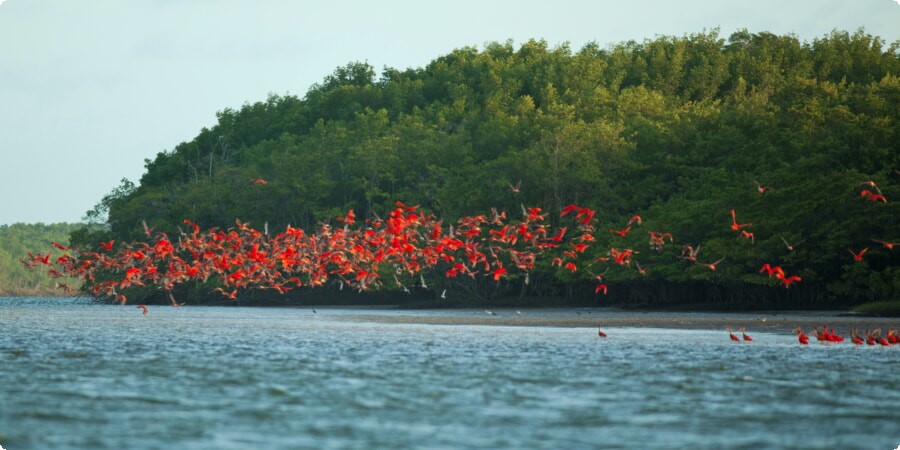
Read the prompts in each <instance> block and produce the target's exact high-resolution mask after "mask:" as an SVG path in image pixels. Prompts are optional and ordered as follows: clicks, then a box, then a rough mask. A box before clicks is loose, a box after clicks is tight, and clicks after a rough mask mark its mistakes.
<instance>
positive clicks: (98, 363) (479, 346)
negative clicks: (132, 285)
mask: <svg viewBox="0 0 900 450" xmlns="http://www.w3.org/2000/svg"><path fill="white" fill-rule="evenodd" d="M378 314H387V315H390V314H409V313H404V312H392V311H384V312H378ZM416 314H422V315H428V314H445V313H442V312H417V313H416ZM347 315H348V313H347V312H346V311H341V310H321V309H319V310H318V311H317V313H316V314H313V313H312V311H311V310H310V309H303V308H296V309H285V308H237V307H235V308H217V307H193V308H191V307H184V308H177V309H176V308H171V307H151V311H150V314H149V315H147V316H143V315H141V314H140V310H138V309H136V308H134V307H132V306H128V307H116V306H99V305H89V304H87V303H85V302H78V301H73V300H63V301H60V300H42V299H25V300H23V299H0V327H2V329H0V445H3V447H4V448H6V449H8V450H19V449H36V448H47V449H50V448H52V449H61V448H63V449H64V448H90V449H123V448H129V449H131V448H133V449H155V448H159V449H175V448H179V449H229V448H234V449H247V448H408V447H415V448H548V449H561V448H566V449H569V448H709V449H721V448H754V449H755V448H797V449H809V448H841V449H846V448H865V449H893V448H895V447H897V446H898V445H900V406H898V405H900V381H898V369H900V364H898V362H900V347H898V346H894V347H891V348H880V347H878V348H875V347H863V348H855V347H853V346H852V345H841V346H822V345H811V346H809V347H800V346H799V345H796V340H795V339H794V338H792V337H791V336H790V335H787V334H774V333H771V334H767V333H757V334H755V335H754V339H755V342H753V343H752V344H737V345H735V344H732V343H731V342H729V341H728V340H727V336H725V338H724V339H723V332H722V331H721V330H708V331H705V330H669V329H659V328H611V329H608V330H606V331H607V332H608V333H609V335H610V337H609V338H608V339H605V340H601V339H599V338H598V337H597V335H596V329H591V328H549V327H505V326H474V325H416V324H405V323H382V322H372V321H368V322H367V321H359V320H348V319H347Z"/></svg>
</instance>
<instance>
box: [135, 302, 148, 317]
mask: <svg viewBox="0 0 900 450" xmlns="http://www.w3.org/2000/svg"><path fill="white" fill-rule="evenodd" d="M137 307H138V309H143V310H144V315H145V316H146V315H147V314H149V313H150V308H148V307H147V305H138V306H137Z"/></svg>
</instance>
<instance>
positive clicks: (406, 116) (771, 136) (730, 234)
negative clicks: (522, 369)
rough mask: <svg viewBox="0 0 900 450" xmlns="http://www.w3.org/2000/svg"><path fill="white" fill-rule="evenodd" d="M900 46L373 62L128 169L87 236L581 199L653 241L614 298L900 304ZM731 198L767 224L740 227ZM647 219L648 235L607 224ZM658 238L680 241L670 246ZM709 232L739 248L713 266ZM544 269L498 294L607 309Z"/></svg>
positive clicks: (253, 109)
mask: <svg viewBox="0 0 900 450" xmlns="http://www.w3.org/2000/svg"><path fill="white" fill-rule="evenodd" d="M898 50H900V42H894V43H890V44H888V43H885V42H884V41H883V40H882V39H880V38H878V37H873V36H871V35H869V34H866V33H865V32H864V31H863V30H859V31H856V32H853V33H849V32H844V31H834V32H832V33H831V34H829V35H826V36H823V37H822V38H820V39H815V40H813V41H812V42H802V41H800V40H799V39H798V38H797V37H795V36H792V35H775V34H770V33H765V32H763V33H750V32H748V31H739V32H736V33H734V34H732V35H731V36H729V37H727V38H723V37H721V36H719V34H718V32H717V31H712V32H704V33H698V34H692V35H689V36H683V37H658V38H655V39H652V40H645V41H643V42H634V41H629V42H624V43H620V44H617V45H612V46H608V47H601V46H599V45H596V44H588V45H586V46H584V47H583V48H581V49H580V50H578V51H573V50H572V49H570V48H569V46H567V45H559V46H555V47H551V46H549V45H548V43H546V42H544V41H539V40H532V41H528V42H525V43H523V44H521V45H520V46H518V48H517V47H516V46H514V45H513V43H512V42H506V43H491V44H488V45H486V46H485V47H484V48H483V49H481V50H479V49H476V48H471V47H466V48H461V49H457V50H454V51H452V52H451V53H449V54H446V55H444V56H440V57H438V58H436V59H435V60H433V61H432V62H430V63H429V64H428V65H427V66H426V67H424V68H410V69H405V70H399V69H393V68H385V69H384V70H383V71H382V72H381V73H380V75H379V74H376V72H375V69H374V68H373V67H371V66H369V65H368V64H366V63H359V62H354V63H350V64H348V65H346V66H344V67H339V68H338V69H337V70H335V71H334V73H333V74H331V75H329V76H326V77H325V78H324V80H323V81H322V82H321V83H319V84H316V85H314V86H313V87H312V88H310V89H309V91H308V92H307V93H306V95H305V96H303V97H302V98H300V97H296V96H291V95H285V96H278V95H272V96H270V97H269V98H268V99H266V100H265V101H262V102H257V103H252V104H246V105H244V106H243V107H241V108H240V109H238V110H233V109H225V110H223V111H221V112H219V113H218V114H217V117H218V122H217V123H216V124H214V125H212V126H211V127H209V128H204V129H202V130H201V131H200V133H199V134H198V135H197V136H196V137H195V138H194V139H193V140H191V141H189V142H184V143H181V144H178V145H177V146H175V148H174V149H172V150H171V151H164V152H161V153H159V154H158V155H157V156H156V157H155V158H154V159H152V160H147V161H146V172H145V173H144V175H143V176H142V177H141V179H140V181H139V183H137V184H134V183H132V182H130V181H128V180H123V182H122V184H121V186H119V187H117V188H116V189H114V190H113V191H112V192H110V194H109V195H107V196H106V197H104V198H103V199H102V200H101V201H100V202H99V203H98V204H97V206H96V207H95V208H94V209H93V210H92V211H89V212H88V214H87V218H88V219H89V220H90V221H93V222H95V223H100V224H103V225H104V228H103V229H102V230H100V231H92V232H87V231H81V232H78V233H75V234H73V240H74V242H75V243H77V244H79V245H81V246H83V247H96V245H97V242H98V241H99V240H110V239H115V240H118V241H120V242H124V241H131V240H136V239H141V238H142V236H143V233H142V230H143V228H142V221H146V223H147V224H148V225H149V226H151V227H154V228H155V229H156V230H165V231H167V232H171V233H177V229H178V227H179V226H183V225H182V221H183V219H186V218H188V219H191V220H193V221H194V222H196V223H197V224H199V225H200V226H201V227H203V228H209V227H222V228H227V227H229V226H233V225H234V223H235V219H236V218H239V219H240V220H241V221H243V222H250V223H252V224H253V225H254V226H256V227H258V228H261V227H263V225H264V224H265V225H266V226H267V227H268V228H270V229H275V230H279V229H284V228H285V227H286V226H287V225H289V224H290V225H293V226H295V227H302V228H305V229H314V228H315V227H316V224H317V223H319V222H328V221H333V220H334V218H335V217H339V216H342V215H344V214H346V212H347V210H350V209H353V210H355V211H356V214H357V216H359V217H361V218H365V217H373V216H376V215H380V216H384V215H385V214H386V213H387V212H388V211H389V210H390V209H391V208H392V207H393V205H394V202H395V201H397V200H401V201H403V202H405V203H407V204H421V205H422V207H423V208H424V209H425V210H427V211H429V212H432V213H434V214H435V215H437V216H438V217H439V218H441V219H442V220H443V221H444V222H446V223H453V222H454V221H455V220H456V219H457V218H458V217H460V216H464V215H472V214H485V213H487V211H489V210H490V209H491V208H497V209H498V210H502V211H507V212H508V213H509V214H510V215H516V214H521V212H520V211H522V209H523V208H522V207H523V206H527V207H530V206H539V207H541V208H543V209H544V210H545V211H550V212H555V214H553V215H552V216H553V217H555V219H553V220H557V221H558V220H559V218H558V215H559V214H558V213H559V212H560V211H561V210H562V209H563V208H564V207H565V206H566V205H569V204H573V203H574V204H578V205H582V206H586V207H590V208H594V209H596V210H597V211H598V215H597V218H598V219H599V229H600V230H601V231H602V232H598V233H597V242H596V243H595V245H593V246H592V249H591V250H589V252H590V251H593V252H595V253H594V254H593V256H594V257H598V258H599V257H603V255H604V254H605V252H606V251H607V250H608V249H609V248H610V247H619V248H626V247H627V248H633V249H636V250H638V252H639V254H638V255H636V256H635V259H636V260H637V261H639V262H640V265H641V266H642V267H643V268H644V269H643V270H642V271H641V272H638V271H635V270H612V271H610V272H609V273H607V274H605V280H606V282H607V284H609V287H610V290H609V295H608V296H606V297H604V298H603V299H602V301H603V302H610V303H620V304H671V303H695V302H701V301H703V302H718V303H724V304H734V305H743V306H751V307H752V306H758V307H763V306H765V307H771V306H776V307H777V306H784V307H788V306H806V307H814V306H817V305H824V304H834V303H839V304H845V305H849V304H855V303H860V302H864V301H871V300H897V299H898V298H900V266H898V261H900V258H898V251H897V250H894V251H891V249H890V248H888V246H887V245H884V244H881V243H878V242H875V241H876V240H877V241H885V242H888V243H890V242H896V241H900V230H898V226H897V224H898V221H897V217H898V207H897V203H896V202H895V201H894V200H895V199H900V183H898V181H900V171H898V169H900V152H898V142H900V133H898V131H900V128H898V127H900V121H898V119H900V117H898V116H900V108H898V105H900V51H898ZM258 179H263V180H265V181H266V183H265V184H258V183H254V182H253V180H258ZM865 182H872V184H871V185H867V184H863V183H865ZM871 186H877V187H871ZM863 190H868V191H870V192H873V193H874V192H877V193H880V194H882V195H883V196H884V199H886V200H887V201H877V200H876V201H872V200H874V199H872V198H871V197H869V196H865V195H863V196H861V195H860V192H862V191H863ZM873 195H874V194H873ZM732 209H734V210H736V211H737V219H735V220H736V221H740V222H742V223H752V225H749V226H747V227H746V228H741V229H740V230H735V229H732V227H731V225H732V222H733V217H732V215H731V214H730V211H731V210H732ZM635 214H638V215H640V216H641V217H643V219H644V220H643V224H642V226H634V228H633V230H632V231H631V232H630V233H627V234H624V235H619V234H616V233H611V232H606V230H607V229H610V230H621V229H623V228H624V227H625V224H626V223H627V222H628V220H629V218H630V217H632V216H633V215H635ZM735 223H736V222H735ZM651 230H656V231H658V232H665V233H671V235H672V236H673V237H674V244H672V245H668V248H667V250H666V251H654V250H653V249H651V248H650V247H649V246H648V233H649V231H651ZM739 231H745V232H747V233H752V236H748V234H741V233H739ZM688 245H689V246H691V247H692V248H694V249H696V248H698V247H699V248H701V249H702V250H701V252H699V255H698V258H697V259H701V260H703V261H709V262H712V261H717V260H719V259H721V258H725V259H724V260H723V261H722V263H721V264H720V265H719V266H718V269H717V270H714V271H711V270H697V267H698V266H697V265H696V264H695V263H692V262H691V261H689V260H687V259H686V258H684V257H683V256H684V254H683V249H684V248H685V246H688ZM863 248H869V251H868V252H867V254H866V255H865V258H863V259H862V260H861V261H856V260H855V258H854V255H853V254H852V253H858V252H859V251H860V250H862V249H863ZM766 263H771V264H778V265H780V266H782V267H784V268H785V270H786V271H788V272H789V273H792V274H798V275H799V276H800V277H802V280H803V282H802V283H798V284H796V285H794V286H791V288H790V289H785V288H784V287H781V286H780V285H779V284H778V283H777V282H773V280H772V279H770V278H768V277H765V276H763V275H761V274H760V273H759V271H760V267H761V265H762V264H766ZM534 276H535V278H536V279H540V280H543V281H542V282H535V283H532V284H531V285H529V286H523V285H521V282H517V281H515V280H511V281H509V282H506V283H505V284H501V285H500V286H499V288H498V286H490V289H491V293H492V294H491V295H490V296H487V297H486V298H492V299H493V298H503V297H510V296H515V297H529V298H534V297H543V298H560V297H562V298H567V299H570V301H571V302H572V304H585V303H589V304H595V303H597V302H599V301H601V299H599V298H598V297H596V296H594V291H593V284H591V283H590V280H589V279H590V278H591V275H590V274H588V273H585V272H579V273H569V272H567V271H564V270H561V269H559V268H556V267H551V266H550V265H549V264H545V265H544V266H542V267H539V268H538V270H537V273H536V274H535V275H534ZM291 294H295V293H291ZM306 294H308V292H306V291H303V290H300V291H299V292H297V293H296V296H295V297H294V298H302V296H303V295H306Z"/></svg>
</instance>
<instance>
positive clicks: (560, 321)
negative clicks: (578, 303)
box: [319, 307, 900, 335]
mask: <svg viewBox="0 0 900 450" xmlns="http://www.w3.org/2000/svg"><path fill="white" fill-rule="evenodd" d="M329 309H331V310H341V311H348V308H328V307H320V311H319V312H320V313H323V316H324V317H329V316H330V315H329V314H328V310H329ZM352 309H353V310H354V311H353V312H350V313H343V312H342V313H341V314H336V315H334V316H330V317H329V318H335V319H337V320H345V321H352V322H369V323H385V324H419V325H463V326H465V325H475V326H520V327H560V328H577V327H587V328H597V327H601V328H603V329H606V328H667V329H686V330H722V331H723V332H724V330H725V329H726V328H727V327H731V328H732V329H734V330H737V329H738V328H740V327H745V328H746V329H747V332H748V333H752V332H771V333H788V334H792V333H793V331H794V329H795V328H797V327H800V328H801V329H803V331H804V332H809V331H810V330H812V329H813V328H816V327H818V328H821V327H822V326H823V325H827V326H828V327H829V328H833V329H835V330H837V332H838V333H839V334H846V335H849V333H850V330H852V329H853V328H858V329H859V331H860V333H863V334H864V333H865V331H866V330H869V329H875V328H881V329H882V331H883V332H887V330H888V329H893V328H900V319H897V318H892V317H871V316H861V315H853V314H848V313H846V312H844V311H815V312H806V311H789V312H781V311H779V312H772V311H765V312H749V313H728V312H667V311H639V312H638V311H630V310H622V309H614V308H552V309H518V310H517V309H507V308H502V309H491V310H475V309H465V310H425V311H427V314H421V313H419V314H416V313H415V312H422V310H416V311H410V310H398V309H391V310H390V311H391V312H398V314H366V313H365V311H364V310H361V309H359V308H352ZM517 311H518V313H517Z"/></svg>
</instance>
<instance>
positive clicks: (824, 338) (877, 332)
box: [597, 325, 900, 347]
mask: <svg viewBox="0 0 900 450" xmlns="http://www.w3.org/2000/svg"><path fill="white" fill-rule="evenodd" d="M725 331H727V332H728V338H729V339H731V341H732V342H753V337H751V336H750V335H749V334H747V332H746V329H745V328H744V327H741V328H738V331H739V332H740V333H741V337H738V336H737V335H736V334H734V332H732V331H731V327H728V328H726V329H725ZM794 333H796V334H797V341H798V342H800V344H801V345H809V335H808V334H806V333H804V332H803V329H801V328H800V327H797V329H795V330H794ZM810 334H812V335H813V336H815V337H816V339H817V340H818V341H819V342H823V343H835V344H837V343H841V342H844V337H843V336H841V335H839V334H837V332H835V331H834V329H829V328H828V325H823V326H822V331H819V328H818V327H816V328H815V329H813V330H812V331H810ZM597 335H598V336H600V337H602V338H605V337H607V334H606V332H604V331H603V329H602V328H598V329H597ZM850 342H852V343H853V344H854V345H863V344H868V345H880V346H883V347H888V346H891V345H897V344H900V330H897V329H891V330H888V332H887V334H886V335H885V336H884V337H882V336H881V328H876V329H874V330H868V331H866V337H865V338H862V337H860V336H859V333H858V331H857V330H856V329H853V330H851V331H850Z"/></svg>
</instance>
